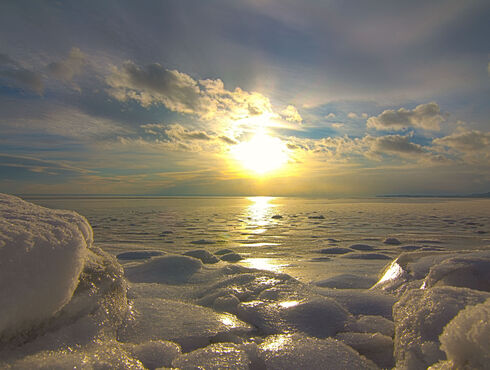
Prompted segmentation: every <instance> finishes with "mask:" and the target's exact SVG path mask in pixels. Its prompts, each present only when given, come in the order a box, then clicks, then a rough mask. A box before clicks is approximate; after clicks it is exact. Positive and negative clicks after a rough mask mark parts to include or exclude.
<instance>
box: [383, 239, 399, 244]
mask: <svg viewBox="0 0 490 370" xmlns="http://www.w3.org/2000/svg"><path fill="white" fill-rule="evenodd" d="M383 243H385V244H389V245H400V244H401V242H400V241H399V240H398V239H397V238H386V239H385V240H384V242H383Z"/></svg>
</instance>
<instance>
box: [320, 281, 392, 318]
mask: <svg viewBox="0 0 490 370" xmlns="http://www.w3.org/2000/svg"><path fill="white" fill-rule="evenodd" d="M315 291H317V292H318V293H320V294H322V295H324V296H326V297H329V298H332V299H334V300H335V301H337V302H338V303H339V304H340V305H341V306H342V307H344V308H345V309H346V310H347V311H349V312H350V313H352V314H353V315H380V316H383V317H385V318H387V319H391V318H392V306H393V304H394V303H395V302H396V298H395V297H393V296H391V295H388V294H383V293H378V292H366V291H356V290H350V289H349V290H341V289H328V288H317V289H316V290H315Z"/></svg>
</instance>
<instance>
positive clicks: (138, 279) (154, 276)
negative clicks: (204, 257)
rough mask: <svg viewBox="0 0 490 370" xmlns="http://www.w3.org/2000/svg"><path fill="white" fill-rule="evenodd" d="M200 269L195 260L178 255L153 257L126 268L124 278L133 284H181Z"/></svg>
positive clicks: (198, 262) (197, 261)
mask: <svg viewBox="0 0 490 370" xmlns="http://www.w3.org/2000/svg"><path fill="white" fill-rule="evenodd" d="M201 267H202V262H201V261H199V260H198V259H196V258H193V257H188V256H178V255H165V256H162V257H155V258H153V259H152V260H151V261H149V262H145V263H142V264H140V265H137V266H129V267H126V269H125V273H126V277H127V278H128V279H129V280H130V281H132V282H135V283H175V284H177V283H182V282H186V281H188V280H189V279H190V278H191V277H192V275H193V274H195V273H196V272H198V271H199V270H200V269H201Z"/></svg>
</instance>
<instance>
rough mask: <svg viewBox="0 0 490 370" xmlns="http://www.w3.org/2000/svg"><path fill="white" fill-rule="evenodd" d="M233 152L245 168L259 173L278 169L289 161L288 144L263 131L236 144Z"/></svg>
mask: <svg viewBox="0 0 490 370" xmlns="http://www.w3.org/2000/svg"><path fill="white" fill-rule="evenodd" d="M231 153H232V156H233V157H234V158H235V159H236V160H237V161H238V162H240V164H241V165H242V167H243V168H244V169H246V170H248V171H251V172H253V173H256V174H258V175H264V174H267V173H269V172H272V171H275V170H278V169H279V168H281V167H282V166H283V165H284V164H285V163H286V162H287V161H288V153H287V147H286V144H285V143H284V142H283V141H281V139H279V138H276V137H271V136H269V135H267V134H266V133H265V132H261V131H260V132H257V133H256V134H255V136H253V137H252V138H251V139H250V140H249V141H246V142H242V143H240V144H238V145H236V146H235V147H234V148H233V149H232V151H231Z"/></svg>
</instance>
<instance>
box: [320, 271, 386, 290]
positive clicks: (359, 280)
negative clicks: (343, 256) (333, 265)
mask: <svg viewBox="0 0 490 370" xmlns="http://www.w3.org/2000/svg"><path fill="white" fill-rule="evenodd" d="M375 283H376V279H373V278H369V277H366V276H357V275H351V274H342V275H337V276H333V277H331V278H328V279H324V280H320V281H317V282H315V283H314V284H315V285H316V286H319V287H324V288H335V289H368V288H370V287H371V286H372V285H373V284H375Z"/></svg>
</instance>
